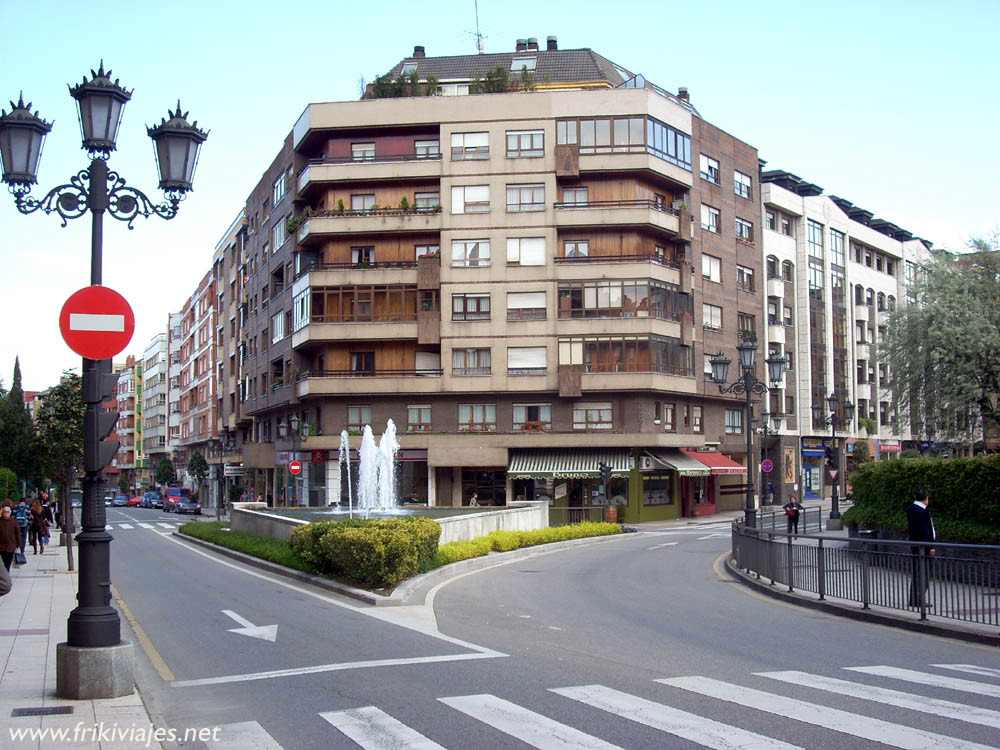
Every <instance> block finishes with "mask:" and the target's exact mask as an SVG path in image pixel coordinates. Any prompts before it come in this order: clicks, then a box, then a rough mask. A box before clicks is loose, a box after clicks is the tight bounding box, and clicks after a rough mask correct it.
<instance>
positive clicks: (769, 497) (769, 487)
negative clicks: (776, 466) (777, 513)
mask: <svg viewBox="0 0 1000 750" xmlns="http://www.w3.org/2000/svg"><path fill="white" fill-rule="evenodd" d="M767 504H768V505H774V484H773V483H772V482H771V481H768V483H767Z"/></svg>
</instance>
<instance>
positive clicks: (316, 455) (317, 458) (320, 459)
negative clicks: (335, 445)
mask: <svg viewBox="0 0 1000 750" xmlns="http://www.w3.org/2000/svg"><path fill="white" fill-rule="evenodd" d="M326 456H327V451H309V463H311V464H325V463H326Z"/></svg>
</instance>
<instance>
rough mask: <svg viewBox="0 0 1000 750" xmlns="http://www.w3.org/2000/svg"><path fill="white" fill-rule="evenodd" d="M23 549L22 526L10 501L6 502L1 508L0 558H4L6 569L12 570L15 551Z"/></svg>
mask: <svg viewBox="0 0 1000 750" xmlns="http://www.w3.org/2000/svg"><path fill="white" fill-rule="evenodd" d="M20 549H21V527H20V526H18V525H17V521H15V520H14V517H13V509H12V508H11V507H10V503H4V504H3V509H0V560H3V566H4V569H5V570H10V564H11V563H12V562H13V561H14V553H15V552H18V551H19V550H20Z"/></svg>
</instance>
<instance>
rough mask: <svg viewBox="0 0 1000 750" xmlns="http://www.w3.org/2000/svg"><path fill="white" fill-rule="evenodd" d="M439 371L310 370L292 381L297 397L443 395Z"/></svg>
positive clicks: (441, 371) (441, 373)
mask: <svg viewBox="0 0 1000 750" xmlns="http://www.w3.org/2000/svg"><path fill="white" fill-rule="evenodd" d="M443 374H444V371H443V370H440V369H420V370H385V369H376V370H367V371H363V372H359V371H356V370H313V371H307V372H304V373H302V374H301V375H300V376H299V377H298V379H297V380H296V382H295V391H296V395H297V396H298V397H299V398H300V399H303V398H309V397H311V396H330V395H350V394H367V393H385V394H389V393H443V392H444V388H443V386H442V381H441V376H442V375H443Z"/></svg>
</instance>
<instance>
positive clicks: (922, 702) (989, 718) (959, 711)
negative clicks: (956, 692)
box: [755, 670, 1000, 728]
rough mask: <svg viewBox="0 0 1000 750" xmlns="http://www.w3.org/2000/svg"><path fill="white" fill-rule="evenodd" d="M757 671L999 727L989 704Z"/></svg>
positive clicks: (999, 715) (998, 713)
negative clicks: (947, 699)
mask: <svg viewBox="0 0 1000 750" xmlns="http://www.w3.org/2000/svg"><path fill="white" fill-rule="evenodd" d="M755 674H757V675H758V676H760V677H768V678H770V679H772V680H780V681H781V682H787V683H790V684H792V685H802V686H803V687H811V688H816V689H817V690H826V691H827V692H830V693H837V694H838V695H847V696H850V697H851V698H861V699H862V700H867V701H875V702H876V703H884V704H886V705H887V706H896V707H897V708H906V709H909V710H910V711H920V712H922V713H926V714H934V715H935V716H944V717H946V718H949V719H958V720H959V721H966V722H969V723H971V724H981V725H983V726H985V727H995V728H1000V711H993V710H991V709H988V708H978V707H977V706H969V705H967V704H965V703H954V702H953V701H946V700H941V699H940V698H927V697H925V696H922V695H914V694H913V693H904V692H902V691H899V690H890V689H888V688H881V687H875V686H874V685H865V684H862V683H859V682H849V681H848V680H838V679H837V678H835V677H825V676H823V675H816V674H808V673H806V672H797V671H794V670H790V671H786V672H756V673H755Z"/></svg>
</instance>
